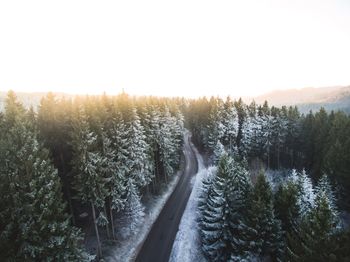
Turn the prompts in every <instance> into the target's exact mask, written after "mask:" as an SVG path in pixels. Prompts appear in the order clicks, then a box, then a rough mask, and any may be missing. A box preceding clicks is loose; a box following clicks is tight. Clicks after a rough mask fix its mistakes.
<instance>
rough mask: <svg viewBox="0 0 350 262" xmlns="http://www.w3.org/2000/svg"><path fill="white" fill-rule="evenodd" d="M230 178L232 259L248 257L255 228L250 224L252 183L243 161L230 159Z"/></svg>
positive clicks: (228, 184) (237, 259)
mask: <svg viewBox="0 0 350 262" xmlns="http://www.w3.org/2000/svg"><path fill="white" fill-rule="evenodd" d="M230 167H231V172H230V179H229V180H228V181H227V188H228V199H229V203H228V205H229V227H230V236H231V239H230V250H231V258H230V259H231V260H232V261H241V260H243V259H247V257H249V255H250V250H251V248H252V246H251V245H252V243H251V240H252V236H253V234H254V229H253V228H251V227H250V226H249V220H248V212H249V207H250V205H251V201H250V200H251V192H252V184H251V181H250V178H249V173H248V171H247V169H246V168H245V166H244V164H243V162H239V161H233V159H232V158H231V160H230Z"/></svg>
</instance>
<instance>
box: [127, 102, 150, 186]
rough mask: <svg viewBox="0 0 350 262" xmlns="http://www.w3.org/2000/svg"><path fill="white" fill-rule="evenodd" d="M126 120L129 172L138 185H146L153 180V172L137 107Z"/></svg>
mask: <svg viewBox="0 0 350 262" xmlns="http://www.w3.org/2000/svg"><path fill="white" fill-rule="evenodd" d="M128 113H129V115H128V119H127V122H126V148H127V149H128V155H127V162H126V167H127V169H128V170H127V174H128V178H129V179H132V180H133V181H134V183H135V184H136V185H137V186H138V187H143V186H146V185H147V184H149V183H150V181H151V176H152V172H151V170H150V168H149V165H150V164H149V163H148V161H147V160H149V158H148V157H147V152H148V146H149V145H148V144H147V143H146V141H145V139H146V138H145V134H144V128H143V127H142V125H141V122H140V118H139V116H138V114H137V111H136V108H135V107H133V108H131V109H130V111H129V112H128Z"/></svg>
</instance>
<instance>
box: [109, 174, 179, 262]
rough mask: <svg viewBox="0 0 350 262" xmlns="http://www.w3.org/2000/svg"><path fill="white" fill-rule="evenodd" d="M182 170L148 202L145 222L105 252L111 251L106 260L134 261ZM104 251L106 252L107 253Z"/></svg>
mask: <svg viewBox="0 0 350 262" xmlns="http://www.w3.org/2000/svg"><path fill="white" fill-rule="evenodd" d="M180 174H181V171H179V172H178V173H177V174H176V175H175V176H174V177H173V179H172V181H171V182H169V184H168V185H167V187H166V189H165V190H164V193H162V194H160V195H159V196H154V197H152V198H151V199H150V200H149V201H148V202H147V203H146V212H145V216H144V222H143V223H142V224H141V225H140V226H139V227H138V228H137V229H136V230H135V231H134V234H133V235H132V236H130V237H128V238H126V239H124V240H123V241H120V242H118V244H117V245H112V246H110V247H109V248H108V250H107V251H106V252H105V253H110V254H109V255H107V256H106V257H105V258H104V259H105V261H109V262H113V261H116V262H117V261H133V260H134V259H135V255H136V253H137V250H138V249H139V248H140V247H141V246H142V243H143V241H144V240H145V239H146V237H147V235H148V233H149V231H150V230H151V228H152V225H153V223H154V222H155V221H156V220H157V218H158V216H159V214H160V212H161V211H162V209H163V207H164V205H165V203H166V202H167V200H168V198H169V197H170V195H171V193H172V192H173V191H174V189H175V187H176V185H177V183H178V181H179V178H180ZM105 253H104V254H105Z"/></svg>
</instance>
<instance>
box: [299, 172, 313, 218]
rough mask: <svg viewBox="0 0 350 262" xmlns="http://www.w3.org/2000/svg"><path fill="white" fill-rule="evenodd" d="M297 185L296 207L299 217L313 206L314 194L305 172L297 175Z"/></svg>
mask: <svg viewBox="0 0 350 262" xmlns="http://www.w3.org/2000/svg"><path fill="white" fill-rule="evenodd" d="M297 184H298V187H299V192H298V205H299V210H300V215H301V216H302V217H303V216H305V215H306V214H307V213H308V212H309V211H310V209H311V208H312V207H313V205H314V200H315V194H314V189H313V186H312V182H311V180H310V178H309V177H308V175H307V174H306V172H305V170H303V171H302V172H301V173H300V174H299V175H298V180H297Z"/></svg>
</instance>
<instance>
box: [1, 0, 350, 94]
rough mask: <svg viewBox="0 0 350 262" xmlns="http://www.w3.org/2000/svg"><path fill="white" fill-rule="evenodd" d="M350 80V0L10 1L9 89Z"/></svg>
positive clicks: (162, 89) (4, 25)
mask: <svg viewBox="0 0 350 262" xmlns="http://www.w3.org/2000/svg"><path fill="white" fill-rule="evenodd" d="M347 84H350V1H347V0H339V1H335V0H329V1H322V0H315V1H312V0H310V1H307V0H303V1H298V0H291V1H283V0H282V1H281V0H278V1H277V0H276V1H263V0H256V1H246V0H245V1H243V0H242V1H234V0H228V1H225V0H212V1H207V0H174V1H166V0H159V1H155V0H141V1H133V0H124V1H118V0H114V1H103V0H99V1H89V0H67V1H66V0H59V1H50V0H43V1H37V0H30V1H28V0H24V1H16V0H3V1H1V2H0V90H2V91H6V90H8V89H14V90H16V91H48V90H51V91H62V92H71V93H101V92H102V91H107V93H118V92H120V90H122V89H124V90H126V91H127V92H128V93H131V94H146V95H149V94H153V95H181V96H201V95H228V94H231V95H233V96H238V95H256V94H261V93H264V92H266V91H269V90H273V89H283V88H301V87H306V86H315V87H317V86H332V85H347Z"/></svg>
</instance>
